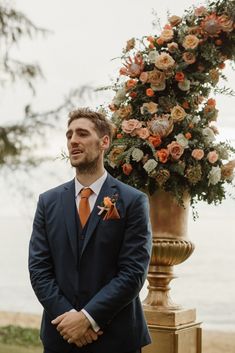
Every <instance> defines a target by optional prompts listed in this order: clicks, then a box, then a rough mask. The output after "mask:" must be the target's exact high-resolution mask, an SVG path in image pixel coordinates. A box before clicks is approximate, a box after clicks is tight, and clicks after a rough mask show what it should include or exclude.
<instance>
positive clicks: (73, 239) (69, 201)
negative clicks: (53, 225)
mask: <svg viewBox="0 0 235 353" xmlns="http://www.w3.org/2000/svg"><path fill="white" fill-rule="evenodd" d="M62 204H63V209H64V215H65V222H66V227H67V231H68V235H69V241H70V245H71V248H72V252H73V255H74V257H75V259H76V262H77V237H78V235H77V227H76V217H75V216H76V213H75V208H76V207H75V182H74V180H72V181H70V182H69V183H68V184H67V185H66V186H65V190H64V192H63V193H62Z"/></svg>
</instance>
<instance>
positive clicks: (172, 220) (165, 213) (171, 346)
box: [143, 190, 201, 353]
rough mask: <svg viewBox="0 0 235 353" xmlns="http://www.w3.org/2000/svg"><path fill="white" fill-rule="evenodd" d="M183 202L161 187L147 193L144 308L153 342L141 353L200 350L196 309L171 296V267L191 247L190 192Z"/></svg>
mask: <svg viewBox="0 0 235 353" xmlns="http://www.w3.org/2000/svg"><path fill="white" fill-rule="evenodd" d="M182 201H183V205H179V203H178V201H177V200H176V199H175V198H174V197H173V196H172V195H171V194H170V193H167V192H165V191H163V190H158V192H155V193H154V194H153V195H151V196H149V202H150V218H151V224H152V230H153V247H152V256H151V261H150V266H149V272H148V277H147V278H148V282H149V285H148V295H147V297H146V298H145V300H144V302H143V308H144V313H145V317H146V321H147V323H148V327H149V330H150V334H151V337H152V344H151V345H149V346H147V347H145V348H143V353H201V328H200V323H199V322H197V320H196V310H195V309H184V308H183V306H182V305H179V304H176V303H174V301H173V300H172V299H171V297H170V282H171V280H172V279H174V278H175V275H174V272H173V266H175V265H178V264H181V263H182V262H184V261H185V260H186V259H187V258H188V257H189V256H190V255H191V254H192V252H193V250H194V245H193V243H192V242H191V241H190V240H189V239H188V235H187V221H188V210H189V205H190V198H189V195H188V194H184V196H183V200H182Z"/></svg>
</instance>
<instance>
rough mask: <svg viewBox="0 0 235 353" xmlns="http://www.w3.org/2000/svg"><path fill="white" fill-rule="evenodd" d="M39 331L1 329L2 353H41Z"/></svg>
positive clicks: (12, 327)
mask: <svg viewBox="0 0 235 353" xmlns="http://www.w3.org/2000/svg"><path fill="white" fill-rule="evenodd" d="M41 352H42V345H41V341H40V339H39V330H37V329H31V328H22V327H19V326H13V325H10V326H6V327H0V353H41Z"/></svg>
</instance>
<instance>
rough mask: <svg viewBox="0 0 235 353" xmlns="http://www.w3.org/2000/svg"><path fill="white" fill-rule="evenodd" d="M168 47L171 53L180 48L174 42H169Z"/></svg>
mask: <svg viewBox="0 0 235 353" xmlns="http://www.w3.org/2000/svg"><path fill="white" fill-rule="evenodd" d="M167 48H168V50H169V52H170V53H174V52H175V51H176V50H177V49H178V48H179V46H178V44H177V43H175V42H172V43H168V44H167Z"/></svg>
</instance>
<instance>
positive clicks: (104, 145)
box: [100, 135, 110, 150]
mask: <svg viewBox="0 0 235 353" xmlns="http://www.w3.org/2000/svg"><path fill="white" fill-rule="evenodd" d="M109 145H110V138H109V136H108V135H104V136H103V137H102V138H101V143H100V146H101V149H102V150H107V149H108V148H109Z"/></svg>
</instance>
